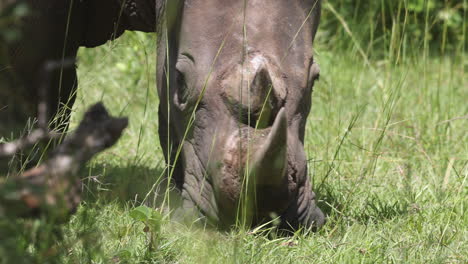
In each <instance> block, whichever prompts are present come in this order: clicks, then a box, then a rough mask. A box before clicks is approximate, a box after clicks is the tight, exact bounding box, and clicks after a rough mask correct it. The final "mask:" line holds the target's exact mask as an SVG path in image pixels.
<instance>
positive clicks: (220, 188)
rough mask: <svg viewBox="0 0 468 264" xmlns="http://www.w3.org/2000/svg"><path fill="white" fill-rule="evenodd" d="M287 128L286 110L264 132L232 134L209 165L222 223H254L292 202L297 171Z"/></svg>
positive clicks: (247, 130) (248, 130) (244, 129)
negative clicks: (294, 177) (292, 159)
mask: <svg viewBox="0 0 468 264" xmlns="http://www.w3.org/2000/svg"><path fill="white" fill-rule="evenodd" d="M287 148H288V127H287V118H286V112H285V109H284V108H281V109H280V111H279V112H278V115H277V116H276V118H275V120H274V122H273V124H272V125H271V126H270V127H267V128H264V129H256V128H253V127H250V126H247V125H244V126H242V127H240V128H239V129H237V130H235V131H233V132H231V134H230V135H229V136H228V137H227V138H226V140H225V142H223V143H222V144H221V147H218V148H217V153H216V154H215V157H216V158H215V160H214V162H211V163H210V164H209V165H208V175H209V177H210V178H211V182H212V184H213V191H214V198H215V200H216V204H217V208H218V216H219V218H220V221H221V222H223V223H225V224H232V223H233V221H234V220H236V218H237V219H238V218H239V217H243V218H245V219H247V221H248V222H249V223H251V224H254V223H257V222H260V221H262V220H263V219H265V218H268V216H269V215H270V214H271V213H276V214H281V213H283V212H284V211H286V209H287V207H288V205H289V203H290V202H291V195H290V188H289V187H290V185H291V183H290V180H292V175H289V173H290V172H294V171H295V169H294V168H290V166H289V165H290V164H292V162H291V161H289V160H288V155H287Z"/></svg>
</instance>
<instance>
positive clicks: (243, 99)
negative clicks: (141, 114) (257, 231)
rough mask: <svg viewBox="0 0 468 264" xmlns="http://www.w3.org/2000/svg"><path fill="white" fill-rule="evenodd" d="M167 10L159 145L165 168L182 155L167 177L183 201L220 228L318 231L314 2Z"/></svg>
mask: <svg viewBox="0 0 468 264" xmlns="http://www.w3.org/2000/svg"><path fill="white" fill-rule="evenodd" d="M167 10H168V11H167V13H168V14H170V16H168V19H167V21H166V23H167V28H168V31H167V32H162V34H161V35H160V36H167V38H163V37H160V43H159V46H158V49H159V50H158V58H168V60H162V59H159V60H158V92H159V95H160V98H161V106H160V137H161V144H162V146H163V149H164V151H165V154H167V152H169V151H170V149H171V148H170V146H172V152H171V155H166V159H167V160H169V162H170V163H173V162H174V159H175V157H176V152H177V148H178V146H181V155H180V156H179V159H178V161H177V163H176V168H175V172H174V175H173V177H174V179H175V181H176V183H177V185H178V186H179V187H180V188H181V190H182V195H183V197H184V198H185V199H186V200H187V201H189V203H192V204H193V206H195V207H196V208H198V209H199V210H200V211H201V212H202V213H203V214H204V215H206V216H207V217H208V218H209V219H211V220H212V221H213V222H215V223H217V224H218V225H219V226H220V227H223V228H228V227H230V226H232V225H234V224H235V223H236V217H239V218H241V219H244V223H247V224H251V225H257V224H260V223H263V222H265V221H268V220H271V218H270V215H271V214H272V213H274V214H275V215H279V216H281V227H282V228H286V229H290V228H292V229H296V228H298V227H299V226H305V227H312V226H321V225H322V224H323V223H324V216H323V214H322V212H321V211H320V210H319V209H318V208H317V207H316V205H315V195H314V193H313V192H312V190H311V186H310V181H309V178H308V175H307V164H306V155H305V152H304V130H305V125H306V119H307V116H308V114H309V111H310V107H311V93H312V86H313V83H314V80H315V79H316V78H317V77H318V73H319V72H318V66H317V65H316V64H315V63H314V61H313V56H312V43H313V38H314V35H315V32H316V30H317V26H318V21H319V17H320V2H318V1H315V0H310V1H302V0H294V1H283V0H269V1H265V0H249V1H246V6H244V1H226V0H225V1H223V0H205V1H200V0H198V1H197V0H185V1H179V2H178V1H172V2H171V3H170V4H168V6H167ZM173 16H176V19H175V22H174V20H173V19H172V18H173ZM244 24H245V27H243V25H244ZM163 28H164V27H163ZM244 29H245V30H244ZM166 33H167V34H166ZM166 43H168V47H167V45H166ZM167 50H169V55H168V54H167V53H166V51H167ZM167 80H169V82H167ZM167 84H169V86H168V85H167ZM270 89H271V91H270ZM269 91H270V92H269ZM167 102H169V104H168V105H167ZM262 109H263V111H262ZM168 110H169V111H168ZM260 112H263V114H262V116H260V114H259V113H260ZM192 113H194V119H193V120H191V116H192ZM258 120H260V122H259V123H260V124H259V125H258V126H257V128H258V129H257V130H256V129H255V126H256V121H258ZM192 121H193V123H192ZM187 127H189V130H188V131H187V133H186V128H187ZM168 130H169V131H170V132H169V135H170V136H169V141H168V132H167V131H168ZM184 135H185V140H183V139H184ZM168 142H169V144H170V146H169V151H168ZM246 182H248V183H246ZM243 193H246V194H247V197H249V199H247V200H246V199H244V198H242V197H243ZM239 210H240V211H239Z"/></svg>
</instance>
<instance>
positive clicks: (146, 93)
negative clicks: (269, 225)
mask: <svg viewBox="0 0 468 264" xmlns="http://www.w3.org/2000/svg"><path fill="white" fill-rule="evenodd" d="M319 39H320V36H319ZM153 43H154V37H152V36H147V35H145V34H142V33H127V34H126V35H125V36H124V37H122V38H121V39H119V40H118V41H116V42H114V43H110V44H107V45H105V46H103V47H100V48H98V49H92V50H84V49H83V50H81V51H80V62H79V66H80V67H79V78H80V90H79V95H78V101H77V104H76V107H75V114H74V116H73V120H74V122H73V123H75V124H76V120H77V118H78V117H79V116H80V115H81V114H82V113H83V111H84V109H85V107H86V106H88V105H90V104H91V103H93V102H95V101H98V100H103V101H104V102H105V104H106V105H107V106H108V107H109V108H110V109H111V111H112V112H113V113H114V114H120V115H126V116H129V117H130V126H129V128H128V129H127V130H126V132H125V134H124V137H123V138H122V140H121V141H120V142H119V143H118V145H117V146H116V147H114V148H113V149H111V150H109V151H107V152H105V153H103V154H102V155H100V156H99V157H98V158H97V159H95V160H94V161H93V162H92V163H91V164H89V167H88V175H89V176H90V177H89V180H88V181H87V184H86V186H87V188H88V191H87V192H86V193H87V199H86V200H85V202H84V203H83V205H82V206H81V208H80V210H79V212H78V213H77V215H76V216H74V218H73V219H72V221H71V223H70V224H69V225H68V226H67V227H66V228H65V238H66V239H65V240H66V243H69V244H70V245H71V246H70V249H69V252H68V254H67V256H66V257H65V259H66V260H68V261H70V262H81V263H89V262H95V263H107V262H111V263H112V262H120V263H166V262H168V263H219V262H229V263H389V262H390V263H466V262H467V261H468V258H467V257H466V252H468V230H467V227H468V218H467V216H466V213H465V208H466V206H467V199H466V197H467V191H468V190H467V187H466V180H467V176H468V168H467V162H468V134H467V129H466V126H467V121H466V119H467V116H466V115H467V113H468V107H467V106H466V102H465V101H466V98H467V95H468V92H467V90H466V87H468V80H467V74H466V61H464V56H465V55H464V54H458V55H457V56H453V55H446V56H439V57H429V58H427V59H425V60H423V59H422V58H423V57H415V56H413V57H407V58H404V59H403V60H400V61H399V62H398V63H394V62H393V61H392V60H380V61H378V60H375V61H372V60H371V61H367V60H365V59H364V58H363V54H362V53H360V52H356V51H355V50H354V49H353V48H350V49H349V50H344V51H343V50H342V51H339V52H337V51H329V50H328V49H327V48H326V47H325V46H320V43H318V45H317V47H316V49H317V52H316V53H317V59H318V61H319V62H320V65H321V69H322V76H321V80H320V82H319V83H318V85H317V86H316V88H315V91H314V94H313V107H312V113H311V115H310V117H309V122H308V126H307V134H306V144H305V148H306V152H307V153H308V157H309V174H310V177H311V178H312V181H313V183H314V186H315V189H316V192H317V194H318V197H319V199H320V206H321V208H322V209H324V211H326V213H327V214H328V215H329V219H328V223H327V225H326V226H325V227H324V228H323V229H322V230H320V231H319V232H317V233H315V234H297V235H295V236H293V237H289V238H278V237H275V235H274V234H273V233H271V232H268V230H266V231H265V230H253V231H249V232H246V231H232V232H231V233H221V232H219V231H215V230H204V229H203V228H201V227H200V226H198V225H196V224H191V222H189V223H188V224H187V223H184V222H183V221H177V220H169V219H167V218H164V219H163V220H162V221H161V223H160V225H161V226H160V228H161V229H160V230H149V231H148V230H147V229H146V231H147V232H145V230H144V227H145V224H144V223H143V222H141V221H137V220H135V219H133V218H132V217H131V212H132V210H134V208H135V207H136V206H139V205H140V203H139V202H138V201H141V200H142V198H143V197H145V196H146V195H147V194H148V192H150V189H151V186H152V184H153V183H154V182H155V181H157V180H158V179H160V177H161V175H162V172H163V171H164V166H165V165H164V162H163V156H162V153H163V150H162V149H161V148H160V146H159V143H158V137H157V105H158V99H157V95H156V89H155V87H154V78H155V73H154V69H155V66H154V65H155V51H154V48H153V47H154V46H153V45H154V44H153ZM96 58H99V59H96ZM103 69H105V70H103ZM146 204H147V205H149V206H155V204H156V203H154V202H152V201H149V202H147V203H146ZM179 214H180V212H179ZM90 241H92V243H90ZM150 241H153V242H152V243H150ZM77 242H79V243H77ZM91 260H93V261H91Z"/></svg>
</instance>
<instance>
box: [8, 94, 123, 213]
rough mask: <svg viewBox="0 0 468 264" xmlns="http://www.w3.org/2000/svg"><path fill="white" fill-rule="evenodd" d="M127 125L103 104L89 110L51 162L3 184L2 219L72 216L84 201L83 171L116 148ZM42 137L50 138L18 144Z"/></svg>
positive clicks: (19, 146) (34, 136)
mask: <svg viewBox="0 0 468 264" xmlns="http://www.w3.org/2000/svg"><path fill="white" fill-rule="evenodd" d="M127 125H128V120H127V118H115V117H112V116H110V115H109V114H108V112H107V110H106V109H105V107H104V106H103V105H102V104H101V103H98V104H96V105H94V106H92V107H91V108H89V110H88V111H87V112H86V114H85V115H84V118H83V120H82V122H81V123H80V124H79V126H78V128H77V129H76V131H75V132H74V133H72V134H70V135H69V136H67V137H66V138H65V140H64V142H63V143H62V144H61V145H59V146H58V147H57V148H56V149H55V150H54V152H53V153H52V155H51V157H50V159H49V160H47V161H46V162H45V163H43V164H41V165H39V166H37V167H35V168H32V169H30V170H28V171H26V172H24V173H22V174H20V175H17V177H10V179H8V180H6V181H5V182H3V183H2V182H0V216H1V215H2V214H8V215H12V216H35V215H37V214H38V213H47V214H48V215H56V216H57V217H66V216H68V215H69V213H71V212H73V211H74V210H75V209H76V207H77V205H78V204H79V202H80V200H81V188H80V187H81V183H80V180H81V178H80V177H79V176H78V172H79V170H80V168H82V167H83V166H84V165H85V163H86V162H87V161H88V160H90V159H91V158H92V157H93V156H94V155H96V154H97V153H99V152H101V151H103V150H104V149H106V148H109V147H111V146H112V145H114V144H115V143H116V142H117V140H118V139H119V138H120V136H121V134H122V131H123V130H124V129H125V128H126V127H127ZM42 137H50V135H43V134H41V133H38V134H37V135H30V138H29V139H25V140H23V141H21V140H20V141H18V143H17V144H16V148H21V146H24V145H25V144H28V143H29V142H33V141H35V140H36V141H37V139H40V138H42ZM10 152H11V150H10ZM5 153H6V151H5ZM2 211H3V212H2Z"/></svg>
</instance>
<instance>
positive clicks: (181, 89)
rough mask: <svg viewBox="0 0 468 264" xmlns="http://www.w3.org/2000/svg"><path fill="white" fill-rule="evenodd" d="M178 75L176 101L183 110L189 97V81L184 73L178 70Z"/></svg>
mask: <svg viewBox="0 0 468 264" xmlns="http://www.w3.org/2000/svg"><path fill="white" fill-rule="evenodd" d="M176 75H177V76H176V82H177V91H176V98H175V99H176V100H175V103H176V104H177V105H178V106H179V107H180V108H181V110H183V109H184V108H185V105H186V104H187V100H188V97H189V93H188V89H187V81H186V79H185V75H184V73H182V72H181V71H179V70H176Z"/></svg>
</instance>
